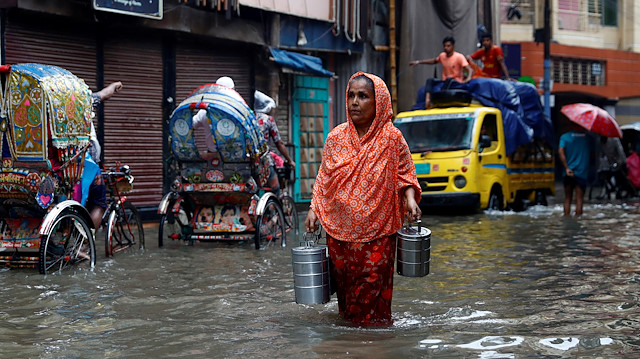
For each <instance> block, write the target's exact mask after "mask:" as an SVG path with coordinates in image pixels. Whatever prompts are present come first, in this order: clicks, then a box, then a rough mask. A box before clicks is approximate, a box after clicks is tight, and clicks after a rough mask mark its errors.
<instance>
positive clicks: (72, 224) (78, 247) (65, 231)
mask: <svg viewBox="0 0 640 359" xmlns="http://www.w3.org/2000/svg"><path fill="white" fill-rule="evenodd" d="M39 254H40V257H39V258H38V269H39V271H40V273H41V274H50V273H55V272H61V271H62V270H63V269H65V268H67V267H72V266H87V267H90V268H93V267H94V266H95V264H96V249H95V242H94V239H93V234H92V233H91V230H90V228H89V225H88V224H87V223H86V222H85V221H84V220H83V219H82V218H81V217H80V216H79V215H77V214H76V213H74V212H72V211H67V212H63V213H61V214H60V215H59V216H58V218H56V219H55V221H54V222H53V226H52V227H51V232H49V233H48V234H46V235H43V236H42V237H41V239H40V253H39Z"/></svg>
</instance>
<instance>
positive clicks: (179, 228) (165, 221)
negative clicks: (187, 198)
mask: <svg viewBox="0 0 640 359" xmlns="http://www.w3.org/2000/svg"><path fill="white" fill-rule="evenodd" d="M190 220H191V218H190V216H189V214H188V213H187V212H186V211H185V210H184V209H183V208H182V206H180V210H179V211H178V213H173V212H168V213H165V214H163V215H162V217H160V227H159V228H158V247H162V246H163V245H164V240H165V239H172V240H175V239H185V235H184V230H183V228H185V227H186V226H188V225H189V222H190Z"/></svg>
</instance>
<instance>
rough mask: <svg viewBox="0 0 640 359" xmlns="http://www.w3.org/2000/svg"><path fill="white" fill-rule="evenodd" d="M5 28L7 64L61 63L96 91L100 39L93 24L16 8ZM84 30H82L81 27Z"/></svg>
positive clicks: (57, 64)
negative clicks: (36, 15) (96, 37)
mask: <svg viewBox="0 0 640 359" xmlns="http://www.w3.org/2000/svg"><path fill="white" fill-rule="evenodd" d="M10 14H11V16H7V21H6V27H5V63H6V64H10V65H11V64H17V63H27V62H35V63H41V64H46V65H56V66H60V67H62V68H64V69H66V70H68V71H70V72H72V73H73V74H74V75H76V76H78V77H79V78H81V79H83V80H84V81H85V83H86V84H87V85H89V87H90V88H91V90H93V91H96V87H95V86H96V42H95V33H94V32H93V30H92V28H91V26H87V25H81V24H74V23H73V22H69V21H66V22H65V23H62V22H60V21H58V20H57V19H56V18H54V17H45V16H43V17H38V18H34V17H33V16H31V17H27V16H26V15H22V14H21V13H20V12H17V11H12V12H10ZM80 29H81V30H80Z"/></svg>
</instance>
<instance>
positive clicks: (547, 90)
mask: <svg viewBox="0 0 640 359" xmlns="http://www.w3.org/2000/svg"><path fill="white" fill-rule="evenodd" d="M550 47H551V8H550V7H549V0H544V80H543V82H542V89H543V90H544V115H545V117H546V118H547V119H548V120H551V103H550V101H551V53H550Z"/></svg>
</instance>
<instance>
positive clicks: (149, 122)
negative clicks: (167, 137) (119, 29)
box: [103, 34, 163, 208]
mask: <svg viewBox="0 0 640 359" xmlns="http://www.w3.org/2000/svg"><path fill="white" fill-rule="evenodd" d="M125 39H126V40H125ZM114 81H122V84H123V88H122V90H121V91H120V92H119V93H118V94H115V95H114V96H113V97H112V98H111V99H110V100H108V101H106V102H105V103H104V146H103V151H104V162H105V167H109V166H112V165H114V164H115V162H116V161H119V162H121V163H122V164H128V165H129V166H130V167H131V171H132V174H133V176H134V177H135V181H134V184H133V188H134V190H133V192H132V193H130V194H129V195H128V198H129V199H130V200H131V201H132V203H133V204H135V205H136V206H138V207H154V208H157V206H158V203H159V202H160V200H161V199H162V165H163V155H162V44H161V41H160V39H159V38H155V37H143V36H132V35H131V34H127V35H126V36H124V35H121V36H117V35H114V37H113V38H106V39H105V41H104V83H105V86H106V85H108V84H110V83H112V82H114Z"/></svg>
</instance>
